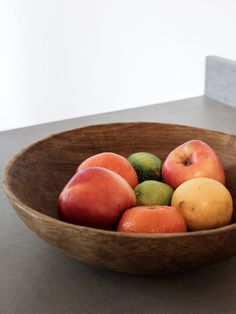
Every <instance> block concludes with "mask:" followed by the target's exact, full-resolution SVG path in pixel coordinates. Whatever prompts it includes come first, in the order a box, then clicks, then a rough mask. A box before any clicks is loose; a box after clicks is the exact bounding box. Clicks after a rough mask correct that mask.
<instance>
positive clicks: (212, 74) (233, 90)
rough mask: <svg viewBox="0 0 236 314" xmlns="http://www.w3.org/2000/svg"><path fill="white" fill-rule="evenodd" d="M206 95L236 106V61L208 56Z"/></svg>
mask: <svg viewBox="0 0 236 314" xmlns="http://www.w3.org/2000/svg"><path fill="white" fill-rule="evenodd" d="M205 95H206V96H208V97H210V98H212V99H215V100H217V101H221V102H223V103H225V104H227V105H231V106H233V107H236V61H233V60H229V59H225V58H222V57H218V56H208V57H207V58H206V77H205Z"/></svg>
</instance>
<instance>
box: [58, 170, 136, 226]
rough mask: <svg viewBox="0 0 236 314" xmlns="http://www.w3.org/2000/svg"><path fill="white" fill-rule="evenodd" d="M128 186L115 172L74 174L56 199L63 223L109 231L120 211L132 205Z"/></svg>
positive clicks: (87, 171) (114, 224) (95, 171)
mask: <svg viewBox="0 0 236 314" xmlns="http://www.w3.org/2000/svg"><path fill="white" fill-rule="evenodd" d="M135 201H136V199H135V194H134V191H133V189H132V188H131V186H130V185H129V183H128V182H127V181H126V180H125V179H123V178H122V177H121V176H120V175H118V174H117V173H115V172H113V171H111V170H108V169H105V168H100V167H91V168H87V169H82V170H80V171H78V172H76V173H75V175H74V176H73V177H72V178H71V180H70V181H69V182H68V183H67V185H66V186H65V187H64V189H63V190H62V192H61V193H60V196H59V199H58V215H59V218H60V219H61V220H63V221H66V222H69V223H73V224H78V225H83V226H88V227H94V228H101V229H108V230H112V229H114V228H115V226H116V224H117V222H118V220H119V218H120V216H121V214H122V213H123V211H124V210H125V209H127V208H129V207H132V206H134V205H135Z"/></svg>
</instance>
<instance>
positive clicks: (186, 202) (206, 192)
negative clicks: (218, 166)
mask: <svg viewBox="0 0 236 314" xmlns="http://www.w3.org/2000/svg"><path fill="white" fill-rule="evenodd" d="M171 206H174V207H178V208H179V209H180V211H181V213H182V215H183V216H184V218H185V221H186V223H187V226H188V228H189V229H191V230H204V229H212V228H219V227H222V226H225V225H227V224H229V223H230V221H231V218H232V214H233V201H232V197H231V194H230V192H229V190H228V189H227V188H226V187H225V186H224V185H223V184H222V183H220V182H218V181H216V180H213V179H210V178H205V177H201V178H194V179H191V180H188V181H185V182H184V183H182V184H181V185H180V186H179V187H178V188H177V189H176V190H175V191H174V193H173V196H172V200H171Z"/></svg>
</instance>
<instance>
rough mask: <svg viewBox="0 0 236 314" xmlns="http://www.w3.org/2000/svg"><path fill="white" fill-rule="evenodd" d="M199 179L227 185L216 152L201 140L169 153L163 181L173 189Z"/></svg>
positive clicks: (163, 169)
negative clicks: (207, 179)
mask: <svg viewBox="0 0 236 314" xmlns="http://www.w3.org/2000/svg"><path fill="white" fill-rule="evenodd" d="M197 177H208V178H211V179H215V180H217V181H219V182H221V183H222V184H225V173H224V168H223V166H222V163H221V161H220V159H219V158H218V156H217V154H216V152H215V151H214V150H213V149H212V148H211V147H210V146H209V145H208V144H206V143H205V142H203V141H200V140H191V141H188V142H186V143H184V144H182V145H180V146H178V147H177V148H175V149H174V150H173V151H171V152H170V153H169V155H168V156H167V158H166V160H165V161H164V163H163V167H162V179H163V181H164V182H165V183H167V184H169V185H170V186H171V187H172V188H174V189H175V188H177V187H178V186H179V185H180V184H182V183H183V182H185V181H187V180H189V179H192V178H197Z"/></svg>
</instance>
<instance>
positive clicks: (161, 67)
mask: <svg viewBox="0 0 236 314" xmlns="http://www.w3.org/2000/svg"><path fill="white" fill-rule="evenodd" d="M235 31H236V1H235V0H224V1H217V0H198V1H196V0H185V1H183V0H172V1H171V0H165V1H164V0H159V1H158V0H143V1H138V0H117V1H113V0H107V1H101V0H100V1H99V0H84V1H81V0H0V130H4V129H10V128H16V127H21V126H27V125H32V124H37V123H42V122H47V121H54V120H59V119H65V118H70V117H76V116H83V115H88V114H92V113H99V112H106V111H111V110H116V109H122V108H129V107H136V106H141V105H146V104H152V103H157V102H163V101H168V100H174V99H180V98H185V97H192V96H196V95H201V94H202V93H203V86H204V62H205V56H206V55H209V54H216V55H220V56H223V57H227V58H231V59H234V60H236V44H235Z"/></svg>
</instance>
